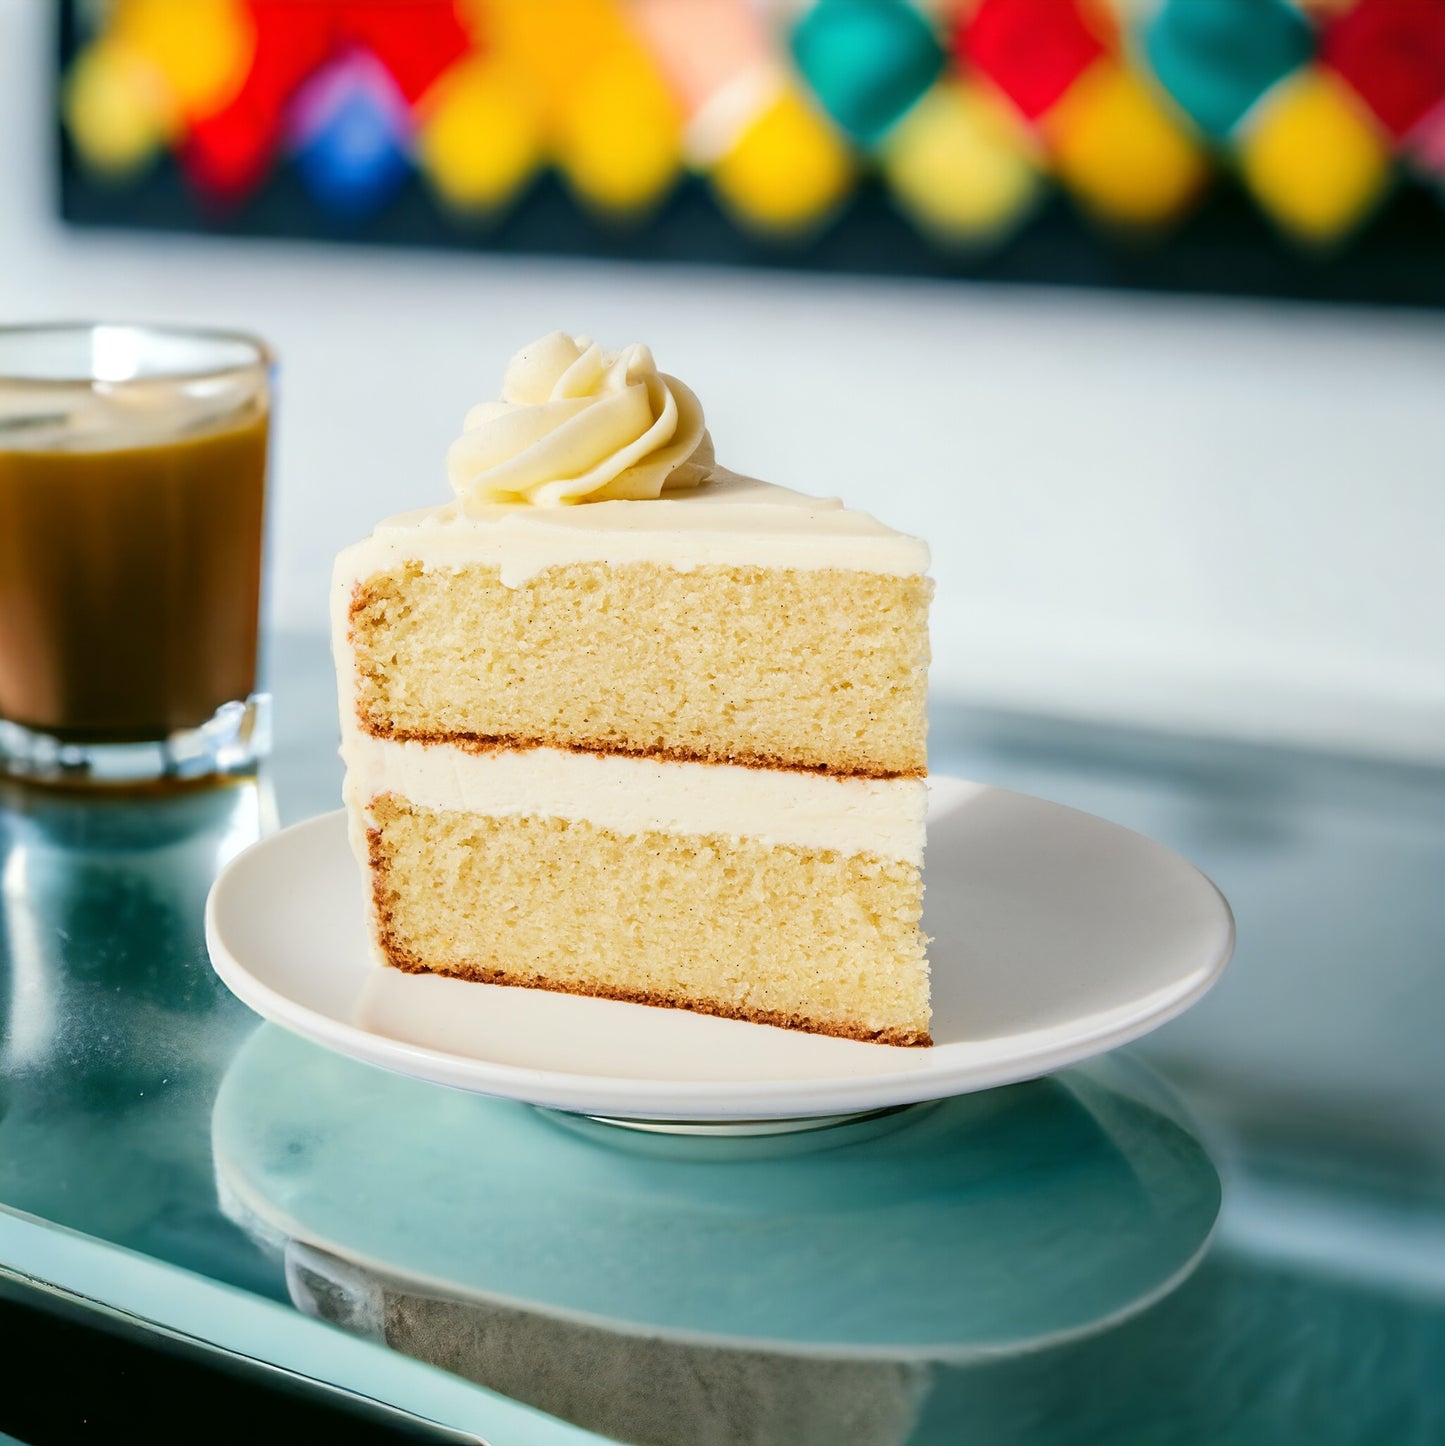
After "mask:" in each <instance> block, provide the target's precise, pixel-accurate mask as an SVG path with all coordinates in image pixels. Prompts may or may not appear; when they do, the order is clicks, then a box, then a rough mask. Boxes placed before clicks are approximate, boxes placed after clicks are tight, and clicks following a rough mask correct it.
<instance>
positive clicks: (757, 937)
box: [333, 333, 932, 1044]
mask: <svg viewBox="0 0 1445 1446" xmlns="http://www.w3.org/2000/svg"><path fill="white" fill-rule="evenodd" d="M448 469H449V472H450V474H451V479H452V483H453V486H454V488H455V490H456V493H457V498H456V500H455V501H454V502H451V503H448V504H446V505H444V506H439V507H434V508H430V509H427V510H425V511H421V512H414V513H409V514H407V515H405V516H402V517H397V518H393V519H391V520H390V521H387V522H383V523H382V524H381V525H380V526H379V527H378V528H377V529H376V531H375V533H373V535H372V536H371V537H370V538H368V539H367V540H366V541H364V542H360V543H358V544H356V545H355V546H353V547H350V548H348V549H347V550H346V551H345V552H343V553H342V554H341V556H340V557H339V558H338V560H337V566H336V573H335V579H334V583H333V630H334V638H333V641H334V649H335V655H336V662H337V673H338V677H339V681H340V695H341V721H342V754H343V757H344V759H345V762H346V788H345V794H346V804H347V808H348V810H349V812H350V818H351V832H352V840H353V845H354V847H355V848H356V851H357V854H358V857H359V859H360V860H361V862H362V865H363V867H364V868H365V869H366V871H367V873H368V876H369V886H370V897H371V901H372V902H371V909H372V916H371V927H372V935H373V938H374V941H375V945H376V949H377V951H378V954H379V956H380V958H381V959H382V960H383V961H385V962H386V963H387V964H390V965H394V966H395V967H397V968H400V969H405V970H411V971H422V970H430V971H432V972H435V973H438V974H450V975H456V976H460V977H462V978H466V979H474V980H480V981H484V982H486V983H491V984H515V985H523V986H527V987H532V988H541V989H557V990H566V991H570V992H573V993H578V994H592V995H601V996H604V997H606V998H610V999H622V1000H631V1001H635V1002H637V1003H639V1004H653V1005H669V1006H673V1007H677V1008H684V1009H692V1010H698V1011H701V1012H704V1013H708V1014H719V1015H725V1016H728V1017H731V1018H735V1019H746V1020H754V1021H757V1022H760V1023H765V1024H773V1025H782V1026H785V1027H787V1028H792V1029H803V1030H812V1031H816V1032H819V1033H824V1034H835V1035H844V1036H847V1037H849V1038H853V1039H863V1040H875V1041H879V1042H882V1043H887V1044H927V1043H929V1037H928V1023H929V1005H928V966H927V963H926V961H925V957H924V942H925V941H924V938H923V935H922V934H921V932H920V930H919V919H920V914H921V910H922V894H923V888H922V879H921V873H920V870H921V865H922V862H923V819H924V806H925V790H926V785H925V782H924V776H925V773H926V753H925V714H924V692H925V684H926V667H927V661H928V634H927V606H928V599H929V595H930V593H931V590H932V584H931V583H930V581H929V580H928V579H927V578H926V577H925V576H924V573H925V571H926V569H927V567H928V549H927V548H926V546H925V545H924V544H923V543H921V542H919V541H918V540H916V539H914V538H911V537H905V536H903V535H902V534H900V533H897V532H894V531H892V530H891V529H889V528H887V527H885V526H883V525H882V524H881V523H879V522H876V521H875V520H874V519H873V518H871V517H868V516H866V515H865V514H863V513H860V512H852V511H848V510H846V509H845V508H844V507H843V506H842V505H841V504H840V503H839V502H836V501H832V500H827V501H825V500H820V499H816V498H811V497H804V496H802V495H800V494H799V493H796V492H790V491H788V490H786V489H784V488H781V487H772V486H768V485H766V484H764V483H761V482H754V481H751V480H749V479H746V478H743V477H739V476H736V475H734V474H732V473H730V472H727V471H725V470H723V469H721V468H719V467H717V466H715V465H714V463H713V458H712V444H711V441H710V439H709V437H708V433H707V431H706V430H705V428H704V425H703V417H702V410H701V408H700V407H699V405H698V402H697V399H696V398H695V397H694V396H693V395H692V393H691V392H689V391H688V390H687V388H686V387H684V386H682V385H681V383H679V382H678V381H676V380H675V379H674V378H672V377H668V376H664V375H662V374H661V373H659V372H657V370H656V369H655V367H654V365H653V361H652V357H651V355H650V354H649V352H648V351H647V349H646V348H645V347H640V346H634V347H629V348H628V349H627V350H626V351H623V352H621V353H617V354H613V353H607V352H603V351H602V350H601V349H600V348H598V347H597V346H595V345H593V344H591V343H589V342H588V341H587V340H586V339H585V338H580V339H577V340H573V339H572V338H570V337H567V336H563V335H562V334H560V333H558V334H554V335H552V336H549V337H545V338H543V339H542V340H541V341H539V342H537V343H534V344H533V345H532V346H530V347H528V348H526V349H525V350H524V351H522V352H521V353H519V354H518V356H517V357H516V358H514V359H513V361H512V363H511V365H510V367H509V368H508V371H507V377H506V383H505V386H504V389H503V400H502V401H501V402H498V403H489V404H484V405H482V406H480V407H477V408H474V409H473V411H472V412H471V413H470V414H469V415H468V417H467V422H466V430H465V431H464V433H463V435H462V437H461V438H460V439H459V440H458V441H457V442H456V443H455V444H454V445H453V447H452V449H451V452H450V454H449V457H448Z"/></svg>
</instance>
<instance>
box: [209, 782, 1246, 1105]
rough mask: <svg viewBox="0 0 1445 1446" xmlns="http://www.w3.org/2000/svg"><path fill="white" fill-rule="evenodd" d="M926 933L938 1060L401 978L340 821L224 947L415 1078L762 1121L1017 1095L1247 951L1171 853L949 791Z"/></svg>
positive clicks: (303, 844)
mask: <svg viewBox="0 0 1445 1446" xmlns="http://www.w3.org/2000/svg"><path fill="white" fill-rule="evenodd" d="M925 879H926V883H927V895H926V900H927V902H926V907H925V911H924V921H923V922H924V928H925V930H926V931H927V932H928V934H929V935H931V936H932V940H933V942H932V944H931V945H930V948H929V957H930V959H931V961H932V967H933V997H934V998H933V1003H934V1016H933V1037H934V1040H935V1041H936V1042H935V1044H934V1046H933V1048H931V1049H895V1048H890V1047H888V1046H884V1045H876V1044H863V1043H859V1042H857V1041H854V1040H846V1039H831V1038H826V1037H823V1036H820V1035H808V1034H801V1033H796V1032H793V1031H789V1030H783V1029H775V1028H772V1027H770V1026H767V1025H756V1024H746V1023H742V1022H739V1021H736V1020H728V1019H715V1018H711V1017H709V1016H706V1015H699V1014H690V1013H687V1012H686V1011H683V1010H674V1009H655V1008H649V1007H647V1006H644V1005H635V1004H621V1003H617V1002H615V1001H613V1000H606V999H587V998H581V997H578V996H574V995H567V994H554V993H550V992H547V991H542V990H532V989H516V988H508V987H505V986H499V985H487V984H473V983H469V982H464V981H461V980H455V979H443V978H440V977H437V976H431V975H422V976H417V975H409V974H403V973H401V972H399V971H397V970H394V969H386V968H383V967H380V966H378V965H377V964H376V963H375V962H374V961H373V958H372V955H371V953H370V949H369V946H368V941H367V938H366V928H365V912H364V903H363V892H362V890H363V882H362V879H361V877H360V874H359V871H358V869H357V867H356V864H355V862H354V860H353V858H352V856H351V852H350V849H349V847H348V844H347V837H346V822H345V817H344V815H343V814H341V813H334V814H326V815H323V816H322V817H320V818H315V819H311V820H308V821H307V822H306V823H302V824H298V825H296V826H294V827H292V828H289V829H286V830H284V831H283V832H281V833H278V834H275V835H273V836H271V837H270V838H268V839H266V840H264V841H263V842H262V843H260V844H257V845H256V846H254V847H253V848H251V849H249V850H248V851H247V852H246V853H245V854H243V855H242V856H241V857H240V858H239V859H237V860H236V861H235V862H234V863H232V864H231V865H230V867H229V868H228V869H227V870H226V871H225V873H224V874H222V876H221V877H220V879H219V880H217V882H216V885H215V888H214V889H213V890H212V891H211V897H210V900H209V902H208V905H207V911H206V938H207V943H208V944H209V946H210V951H211V959H212V961H213V963H214V964H215V967H216V970H217V972H218V973H219V974H220V976H221V978H222V979H224V980H225V982H226V983H227V984H228V985H229V986H230V988H231V989H232V990H233V991H234V992H235V993H236V994H237V995H239V996H240V997H241V998H242V999H243V1000H244V1001H245V1002H246V1003H247V1004H249V1005H250V1006H251V1007H252V1008H253V1009H255V1010H256V1011H257V1012H258V1013H260V1014H262V1015H264V1016H266V1017H267V1018H268V1019H272V1020H275V1021H276V1022H277V1023H279V1024H284V1025H286V1026H287V1027H288V1028H289V1029H293V1030H295V1031H296V1032H297V1033H299V1034H303V1035H306V1036H307V1037H309V1038H311V1039H314V1040H317V1041H318V1042H320V1043H322V1044H325V1045H328V1046H330V1047H331V1048H333V1049H336V1050H339V1051H340V1052H341V1053H343V1054H348V1055H352V1056H354V1057H355V1058H357V1059H362V1060H366V1061H368V1062H369V1063H371V1064H376V1065H381V1066H383V1067H385V1068H387V1069H391V1070H395V1071H397V1072H399V1073H401V1074H408V1075H414V1076H416V1077H418V1078H420V1079H426V1080H432V1081H435V1082H437V1083H441V1084H448V1085H455V1086H457V1087H459V1088H462V1089H467V1090H475V1091H478V1092H481V1093H485V1094H494V1095H501V1096H504V1097H508V1098H512V1099H518V1100H524V1101H526V1102H528V1103H531V1104H540V1105H549V1106H552V1107H555V1108H558V1109H564V1110H572V1111H578V1112H583V1113H589V1114H603V1115H615V1116H629V1117H636V1118H643V1119H670V1120H696V1121H708V1120H712V1121H720V1120H729V1119H731V1120H759V1119H768V1118H780V1117H789V1116H815V1115H829V1114H838V1113H843V1112H850V1111H862V1110H876V1109H884V1108H888V1107H891V1106H895V1105H903V1104H911V1103H914V1102H916V1101H919V1100H930V1099H939V1098H942V1097H944V1096H948V1095H956V1094H960V1093H963V1092H966V1091H969V1090H978V1089H985V1088H989V1087H992V1086H994V1085H1001V1084H1009V1083H1012V1082H1014V1081H1017V1080H1021V1079H1028V1078H1032V1077H1034V1076H1037V1075H1040V1074H1045V1073H1048V1072H1049V1071H1051V1070H1055V1069H1059V1068H1062V1067H1063V1066H1065V1065H1068V1064H1072V1063H1075V1062H1076V1061H1078V1060H1081V1059H1085V1058H1088V1057H1089V1056H1091V1055H1095V1054H1098V1053H1100V1052H1102V1051H1104V1050H1108V1049H1112V1048H1114V1047H1115V1046H1116V1045H1119V1044H1123V1043H1125V1042H1126V1041H1128V1040H1131V1039H1135V1038H1137V1037H1138V1036H1139V1035H1141V1034H1144V1033H1146V1032H1147V1031H1148V1030H1150V1029H1153V1028H1154V1027H1155V1026H1157V1025H1159V1024H1162V1023H1163V1022H1164V1021H1165V1020H1167V1019H1169V1018H1171V1017H1173V1016H1174V1015H1176V1014H1178V1013H1179V1012H1180V1011H1181V1010H1183V1009H1185V1008H1186V1007H1187V1006H1188V1005H1190V1004H1191V1003H1193V1002H1194V1001H1195V1000H1196V999H1198V998H1199V996H1200V995H1201V994H1203V993H1204V991H1205V990H1206V989H1208V987H1209V986H1210V985H1211V984H1212V983H1213V982H1214V980H1215V979H1216V978H1217V977H1218V975H1219V973H1220V971H1221V970H1222V969H1223V967H1224V965H1225V962H1226V961H1227V959H1228V958H1229V953H1230V949H1231V947H1232V945H1233V938H1234V930H1233V922H1232V920H1231V918H1230V913H1229V908H1228V906H1227V905H1226V904H1225V902H1224V900H1223V898H1222V897H1221V896H1220V894H1219V892H1218V891H1217V890H1216V889H1215V888H1214V886H1213V885H1212V884H1211V883H1210V882H1209V880H1208V879H1206V878H1205V877H1204V876H1203V875H1202V874H1201V873H1199V872H1198V871H1197V870H1196V869H1195V868H1193V867H1192V866H1191V865H1190V864H1188V863H1186V862H1185V861H1184V860H1183V859H1181V858H1179V857H1178V856H1177V855H1176V854H1173V853H1171V852H1170V851H1169V850H1168V849H1165V848H1163V847H1162V846H1161V845H1159V844H1156V843H1154V842H1152V841H1151V840H1149V839H1146V838H1144V837H1142V836H1141V835H1139V834H1136V833H1131V832H1129V831H1128V830H1127V829H1123V828H1120V827H1118V826H1117V825H1115V824H1111V823H1106V822H1104V821H1103V820H1102V819H1098V818H1094V817H1092V816H1090V815H1089V814H1085V813H1079V812H1076V811H1075V810H1073V809H1070V808H1064V807H1062V806H1061V805H1059V804H1054V803H1046V802H1044V801H1043V800H1041V799H1036V798H1029V797H1026V796H1024V795H1022V794H1016V793H1007V792H1004V791H1003V790H1001V789H995V788H987V787H984V786H983V785H981V784H970V783H964V782H962V781H960V780H958V779H950V778H935V779H933V780H932V791H931V802H930V810H929V834H928V858H927V865H926V870H925Z"/></svg>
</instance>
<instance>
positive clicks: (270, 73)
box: [181, 0, 336, 201]
mask: <svg viewBox="0 0 1445 1446" xmlns="http://www.w3.org/2000/svg"><path fill="white" fill-rule="evenodd" d="M246 8H247V10H248V11H249V12H250V16H251V22H252V24H253V25H254V26H255V33H256V49H255V55H254V57H253V59H252V61H251V69H250V71H249V73H248V74H247V76H246V79H245V81H244V82H243V83H242V85H241V89H240V90H239V91H238V92H237V94H236V96H235V98H234V99H233V100H231V101H230V103H229V104H227V105H226V106H224V107H223V108H222V109H221V110H219V111H217V112H215V114H213V115H209V116H203V117H200V118H199V119H197V120H195V121H193V122H192V124H191V128H190V133H189V134H188V136H187V137H186V143H185V146H184V148H183V150H182V151H181V164H182V165H183V166H184V167H185V171H186V174H187V176H188V177H189V178H190V180H191V182H192V184H193V185H194V186H195V187H196V188H197V190H199V191H202V192H204V193H205V194H206V195H207V196H210V197H211V198H213V199H215V200H219V201H236V200H239V199H240V198H241V197H242V196H244V195H246V193H247V192H249V191H251V190H253V189H254V188H255V187H256V186H257V185H259V184H260V182H261V181H262V180H263V179H264V177H265V175H266V172H267V171H268V170H269V169H270V165H271V159H272V157H273V156H274V155H275V153H276V147H277V144H278V142H279V140H280V135H281V122H282V117H283V116H284V114H285V109H286V104H287V102H288V101H289V100H290V99H291V96H292V94H293V93H294V92H295V91H296V89H297V87H298V86H299V85H300V84H301V82H302V81H303V80H305V79H306V77H307V76H308V75H310V74H311V72H312V71H313V70H315V69H316V68H317V66H319V65H320V64H321V63H322V62H323V61H324V60H325V59H326V57H327V56H328V55H329V54H330V53H331V50H332V48H333V46H334V45H335V42H336V16H335V9H336V7H335V6H333V5H329V4H326V3H318V0H247V5H246Z"/></svg>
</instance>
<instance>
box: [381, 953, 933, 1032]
mask: <svg viewBox="0 0 1445 1446" xmlns="http://www.w3.org/2000/svg"><path fill="white" fill-rule="evenodd" d="M382 948H383V951H384V952H385V954H386V959H387V963H389V964H390V965H391V966H392V967H393V968H396V969H400V970H402V971H403V972H404V973H406V974H436V975H439V976H441V977H442V978H446V979H467V980H470V981H471V982H473V983H476V984H513V985H516V986H517V987H518V988H521V989H548V990H551V991H552V992H553V993H555V994H581V995H585V996H587V997H588V998H592V999H620V1000H622V1001H623V1002H624V1003H626V1004H651V1005H654V1006H655V1007H657V1008H659V1009H687V1010H690V1011H691V1012H692V1013H693V1014H715V1015H717V1016H718V1017H719V1018H722V1019H744V1020H747V1021H748V1022H749V1023H750V1024H773V1025H776V1026H777V1027H778V1028H779V1029H797V1030H802V1031H803V1032H805V1033H807V1034H831V1035H834V1036H836V1037H837V1038H839V1039H857V1040H862V1041H863V1042H864V1043H866V1044H898V1045H909V1046H912V1045H931V1044H932V1043H933V1039H932V1037H931V1036H929V1035H927V1034H917V1033H913V1032H909V1031H905V1030H901V1029H867V1028H865V1027H864V1026H863V1025H861V1024H857V1025H849V1024H830V1023H828V1022H827V1021H826V1020H817V1019H808V1018H807V1017H805V1016H804V1015H801V1014H774V1013H771V1012H770V1011H768V1010H765V1009H739V1008H737V1007H736V1006H734V1005H731V1004H725V1003H723V1002H721V1001H719V1000H711V999H680V998H674V997H672V996H670V995H666V994H656V993H654V992H653V991H651V990H648V989H617V988H613V987H612V986H610V985H582V984H564V983H562V982H560V981H559V980H556V979H543V978H537V977H533V978H530V979H527V978H523V977H521V976H520V975H516V974H508V973H507V972H506V970H505V969H496V968H492V967H490V966H489V965H485V964H465V965H458V966H457V967H456V968H452V969H433V968H431V966H430V965H427V964H423V963H422V962H421V961H420V960H418V959H410V958H407V957H405V956H404V955H402V954H400V953H399V952H398V951H396V950H394V949H393V948H392V946H391V944H390V940H389V939H387V940H386V941H385V942H383V944H382Z"/></svg>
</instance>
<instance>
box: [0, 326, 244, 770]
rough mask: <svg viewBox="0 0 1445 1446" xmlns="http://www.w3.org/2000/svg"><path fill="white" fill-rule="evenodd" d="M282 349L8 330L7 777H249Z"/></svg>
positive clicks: (0, 607) (4, 470)
mask: <svg viewBox="0 0 1445 1446" xmlns="http://www.w3.org/2000/svg"><path fill="white" fill-rule="evenodd" d="M271 381H272V357H271V353H270V352H269V350H268V349H267V347H266V346H265V345H264V344H263V343H262V342H260V341H258V340H256V339H255V338H254V337H250V336H245V335H242V334H239V333H230V332H219V331H204V330H198V329H197V330H193V329H187V328H175V327H144V326H105V325H55V326H32V327H0V774H8V775H10V776H12V777H16V776H18V777H22V778H27V779H31V780H33V781H37V782H51V783H69V784H77V785H82V786H84V785H96V786H106V785H124V784H143V783H147V782H153V781H164V780H167V779H176V780H180V779H191V778H202V777H209V776H215V775H225V774H228V773H236V772H244V771H247V770H248V769H250V768H251V767H252V766H253V765H254V764H255V762H256V760H257V759H258V757H259V756H260V755H261V754H262V753H263V752H264V750H265V747H266V743H267V731H268V718H267V705H266V699H265V697H264V695H262V694H261V693H260V692H259V691H258V687H257V671H256V670H257V637H258V629H259V614H260V591H261V547H262V531H263V519H264V511H265V493H266V455H267V434H268V428H269V421H270V404H271Z"/></svg>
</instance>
